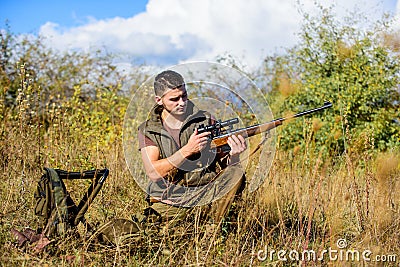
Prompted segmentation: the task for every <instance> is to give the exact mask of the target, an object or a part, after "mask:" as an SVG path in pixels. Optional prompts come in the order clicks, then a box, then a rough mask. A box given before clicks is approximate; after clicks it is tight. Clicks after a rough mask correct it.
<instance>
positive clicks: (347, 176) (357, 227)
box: [0, 96, 400, 266]
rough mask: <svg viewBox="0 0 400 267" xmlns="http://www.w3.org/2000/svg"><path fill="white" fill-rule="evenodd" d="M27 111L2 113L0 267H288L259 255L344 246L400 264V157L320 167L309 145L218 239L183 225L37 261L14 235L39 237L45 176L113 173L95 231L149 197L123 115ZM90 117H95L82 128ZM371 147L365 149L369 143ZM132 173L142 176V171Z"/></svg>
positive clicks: (72, 243)
mask: <svg viewBox="0 0 400 267" xmlns="http://www.w3.org/2000/svg"><path fill="white" fill-rule="evenodd" d="M24 97H25V99H26V96H21V98H22V100H24ZM22 100H21V101H22ZM103 100H104V99H103ZM28 103H31V104H30V105H34V101H33V100H32V101H31V102H28V101H25V102H23V101H22V102H21V103H20V105H19V108H17V109H15V110H14V111H13V112H11V111H8V110H7V109H5V108H4V107H3V117H2V123H1V131H2V135H1V147H0V153H1V160H0V164H1V165H0V167H1V171H2V172H1V178H0V179H1V182H0V188H1V191H0V199H1V203H2V208H1V211H0V223H1V228H0V244H1V247H3V249H2V250H1V252H0V262H1V264H2V265H4V266H21V265H22V266H26V265H27V266H34V265H42V266H48V265H57V266H143V265H196V266H197V265H200V266H202V265H204V266H249V265H255V266H258V265H263V264H274V265H282V266H283V265H285V264H286V263H287V262H286V263H285V262H282V261H278V260H276V258H275V259H274V261H270V260H266V261H264V262H262V261H260V260H259V259H258V258H257V252H258V251H259V250H261V249H264V248H266V247H268V248H274V249H275V250H280V249H287V250H290V249H295V250H298V251H301V250H303V249H313V250H315V251H318V252H320V251H322V250H323V249H326V248H327V247H332V248H335V247H336V241H337V240H338V239H340V238H345V239H346V240H347V242H348V247H347V248H351V249H360V250H366V249H369V250H371V251H372V252H373V255H375V254H378V253H382V254H395V253H397V254H398V255H400V254H399V253H400V250H399V247H400V244H399V240H400V235H399V233H400V216H399V212H400V208H399V205H400V197H399V194H398V192H399V190H400V183H399V177H400V166H399V162H400V155H399V153H396V152H387V153H385V154H375V153H374V152H373V151H372V150H368V149H367V150H364V152H348V153H347V154H344V155H343V156H341V157H335V158H333V157H323V155H322V154H315V152H314V151H315V149H314V148H313V147H312V141H311V140H309V141H307V142H309V144H308V145H307V146H305V147H306V150H304V151H303V150H300V149H298V148H296V149H295V151H286V152H285V151H280V150H278V151H277V153H276V155H275V160H274V163H273V166H272V168H271V170H270V172H269V173H261V174H260V173H259V174H257V175H264V176H268V177H267V178H266V179H265V183H264V184H263V185H262V186H261V187H260V188H259V189H258V190H257V191H255V192H254V193H252V194H249V193H245V194H244V195H243V196H242V198H241V199H240V200H238V201H237V202H235V203H234V206H233V208H232V211H231V213H230V214H229V215H228V216H227V219H226V221H224V222H223V223H222V224H221V225H220V226H219V227H217V228H216V230H215V229H214V230H212V229H211V230H210V228H209V226H208V225H204V224H202V223H201V222H199V221H198V217H195V218H194V222H193V223H191V224H188V225H182V226H181V227H180V228H179V229H178V230H176V231H175V232H168V234H165V235H160V236H158V237H156V238H146V239H143V240H142V242H141V243H140V244H136V243H133V244H130V245H125V246H119V247H116V248H111V247H96V249H93V248H92V247H91V246H89V244H88V242H87V239H83V238H80V239H73V238H68V239H65V240H61V241H60V242H58V243H57V246H51V249H50V248H49V249H48V250H46V251H45V252H44V253H41V254H34V253H33V252H32V250H31V249H29V248H28V249H27V250H25V251H23V250H20V249H17V248H15V247H14V240H13V238H12V236H11V235H10V229H11V228H16V229H22V228H23V227H27V226H30V227H32V228H36V225H37V222H38V219H37V218H36V217H35V216H34V214H33V206H34V198H33V192H34V190H35V186H36V182H37V180H38V179H39V177H40V176H41V174H42V167H43V166H50V167H54V168H61V169H66V170H71V171H72V170H75V171H76V170H83V169H88V168H93V167H95V168H103V167H108V168H109V169H110V171H111V172H110V176H109V178H108V180H107V182H106V184H105V186H104V187H103V190H102V191H101V193H100V194H99V195H98V197H97V198H96V200H95V202H94V203H93V205H92V206H91V208H90V209H89V212H88V213H87V215H86V218H87V220H88V221H89V222H91V223H93V224H97V225H101V224H103V223H105V222H107V221H109V220H110V219H112V218H130V216H131V215H133V214H135V213H136V212H138V211H139V212H140V211H141V209H143V208H144V207H145V206H146V204H145V201H144V193H143V192H142V191H141V190H140V189H139V188H138V186H137V185H136V183H135V181H134V179H133V178H132V176H131V174H130V172H129V171H128V169H127V167H126V164H125V161H124V155H123V151H122V145H121V129H122V119H123V114H124V109H123V108H120V109H118V106H117V108H115V109H113V112H110V111H109V110H106V109H98V110H95V111H94V110H93V107H88V108H87V109H85V108H83V107H81V108H80V109H77V108H76V107H73V106H69V107H70V108H69V109H65V108H63V107H55V106H47V107H46V109H47V110H46V112H45V113H46V114H47V117H46V120H44V119H43V117H42V116H39V115H35V114H33V113H32V114H33V116H32V114H31V115H29V113H28V114H27V113H26V110H28V108H29V107H28V106H27V104H28ZM97 104H98V103H97ZM97 104H96V105H97ZM68 105H73V103H72V102H71V103H68ZM124 105H125V104H124V103H122V104H120V107H123V106H124ZM106 106H107V105H106ZM74 108H75V109H74ZM30 110H32V108H30ZM71 110H72V111H71ZM96 114H97V115H96ZM85 116H92V117H91V119H90V120H85ZM96 116H97V117H96ZM111 116H113V120H109V122H108V123H107V124H106V125H104V124H101V123H99V122H97V121H96V120H99V121H100V122H104V118H109V117H111ZM88 121H91V123H92V124H91V125H92V127H99V125H100V124H101V127H103V126H104V127H107V128H109V129H108V130H107V131H104V129H103V128H101V127H99V128H98V129H102V130H101V131H100V130H99V132H98V133H97V134H96V133H93V132H90V134H85V132H86V131H88V129H86V128H82V127H86V126H87V125H88ZM97 123H98V124H97ZM319 124H320V122H314V123H313V124H312V125H310V127H311V128H313V129H314V131H317V130H318V129H317V128H318V127H319ZM82 132H83V134H82ZM364 141H365V142H364V146H366V147H368V146H369V145H370V144H369V143H368V142H370V140H368V139H365V140H364ZM365 151H367V152H365ZM137 157H138V159H139V155H137ZM135 172H136V173H137V175H144V173H143V171H142V170H135ZM249 172H251V170H249ZM67 186H68V188H69V190H70V192H71V195H72V196H73V197H75V198H76V199H78V198H79V196H80V194H82V193H83V192H84V191H85V190H86V188H87V184H85V183H79V182H78V183H77V182H76V181H74V182H71V183H68V184H67ZM397 261H399V259H397ZM293 263H294V264H295V265H297V264H299V262H293ZM325 263H326V264H328V263H330V262H329V261H325ZM331 263H332V264H334V262H331ZM336 263H338V262H336ZM320 264H321V263H320V262H307V263H306V265H320Z"/></svg>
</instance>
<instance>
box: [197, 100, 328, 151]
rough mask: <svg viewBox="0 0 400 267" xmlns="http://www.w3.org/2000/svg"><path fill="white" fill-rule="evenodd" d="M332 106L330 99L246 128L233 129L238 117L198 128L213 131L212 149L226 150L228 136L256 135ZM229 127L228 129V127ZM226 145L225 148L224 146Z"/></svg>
mask: <svg viewBox="0 0 400 267" xmlns="http://www.w3.org/2000/svg"><path fill="white" fill-rule="evenodd" d="M330 107H332V103H331V102H329V101H326V102H325V103H324V105H323V106H321V107H319V108H314V109H310V110H306V111H303V112H299V113H296V114H294V115H291V116H288V117H285V118H279V119H275V120H272V121H270V122H267V123H262V124H255V125H252V126H249V127H245V128H240V129H236V130H233V125H234V124H237V123H239V119H238V118H234V119H230V120H227V121H223V122H221V121H217V122H216V123H214V124H211V125H208V126H204V125H200V126H199V128H197V132H198V133H203V132H211V134H210V135H209V140H210V148H211V149H217V148H222V149H223V151H226V145H227V144H228V137H229V136H232V135H236V136H238V135H241V136H243V137H244V138H247V137H251V136H254V135H256V134H260V133H263V132H266V131H269V130H272V129H273V128H276V127H278V126H279V125H282V123H283V122H284V121H286V120H289V119H293V118H298V117H301V116H305V115H308V114H311V113H314V112H318V111H321V110H324V109H327V108H330ZM226 127H228V129H226ZM224 146H225V148H224Z"/></svg>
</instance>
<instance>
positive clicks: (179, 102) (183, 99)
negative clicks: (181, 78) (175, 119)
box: [156, 85, 188, 116]
mask: <svg viewBox="0 0 400 267" xmlns="http://www.w3.org/2000/svg"><path fill="white" fill-rule="evenodd" d="M187 100H188V98H187V92H186V87H185V85H182V86H180V87H178V88H175V89H169V90H168V91H167V92H166V93H165V94H164V95H163V96H162V97H159V96H156V102H157V104H158V105H162V106H163V107H164V109H165V110H166V111H168V112H169V113H170V114H171V115H175V116H182V115H184V114H185V113H186V107H187Z"/></svg>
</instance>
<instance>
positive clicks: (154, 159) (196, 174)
mask: <svg viewBox="0 0 400 267" xmlns="http://www.w3.org/2000/svg"><path fill="white" fill-rule="evenodd" d="M154 91H155V102H156V105H155V107H154V108H153V109H152V110H151V112H150V115H149V118H148V120H146V121H145V122H144V123H142V124H141V125H140V127H139V133H138V138H139V149H140V151H141V156H142V160H143V164H144V168H145V171H146V174H147V176H148V177H149V180H150V182H149V186H148V192H147V193H148V195H149V198H148V200H149V203H150V205H151V209H152V210H154V211H155V212H156V213H157V214H159V215H161V217H162V221H163V222H172V221H179V220H180V219H182V218H184V217H185V216H187V215H188V212H189V211H190V210H191V207H193V206H199V205H201V204H202V203H207V202H211V201H209V200H210V199H211V200H212V198H213V197H215V194H217V195H218V193H221V191H220V190H223V188H230V191H229V192H226V193H227V194H224V196H223V197H222V199H220V200H219V201H217V202H216V203H213V204H212V205H213V206H214V207H213V208H212V210H213V213H214V216H213V219H214V221H215V222H217V223H218V222H219V221H220V220H221V219H222V217H223V216H224V215H225V213H226V211H227V209H228V208H229V205H230V203H231V202H232V198H233V197H234V195H235V193H236V191H237V190H238V189H239V187H240V186H241V185H242V184H243V177H244V176H243V172H242V171H241V168H240V166H239V165H238V164H237V163H238V162H239V155H240V153H242V152H243V151H244V150H246V142H245V140H244V138H243V137H242V136H232V137H229V139H228V145H229V147H230V152H229V153H228V154H227V153H216V152H212V151H210V149H209V147H208V145H209V141H208V136H209V135H210V132H203V133H198V132H197V128H198V127H199V126H200V125H202V124H205V125H208V124H210V123H212V122H213V121H214V119H213V117H212V115H211V114H209V113H208V112H206V111H203V110H199V109H198V108H197V107H196V106H195V105H194V104H193V102H191V101H190V100H189V99H188V95H187V92H186V85H185V82H184V79H183V77H182V76H181V75H180V74H179V73H177V72H175V71H172V70H167V71H163V72H161V73H160V74H158V75H157V76H156V77H155V81H154ZM225 170H229V171H225ZM221 173H222V174H221ZM216 180H219V181H222V182H219V183H218V184H219V187H217V186H216V184H217V183H214V182H215V181H216ZM229 183H233V186H230V184H229ZM221 184H222V185H221ZM217 191H218V192H217ZM215 192H216V193H215Z"/></svg>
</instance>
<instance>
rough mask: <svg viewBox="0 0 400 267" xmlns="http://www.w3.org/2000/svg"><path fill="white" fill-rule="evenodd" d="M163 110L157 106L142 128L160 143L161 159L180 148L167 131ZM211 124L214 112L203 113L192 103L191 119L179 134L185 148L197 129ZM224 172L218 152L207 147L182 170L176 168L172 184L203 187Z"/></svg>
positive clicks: (171, 175)
mask: <svg viewBox="0 0 400 267" xmlns="http://www.w3.org/2000/svg"><path fill="white" fill-rule="evenodd" d="M161 111H162V107H160V106H155V107H154V108H153V109H152V112H151V114H150V118H149V119H148V120H147V121H145V122H144V123H142V124H141V125H140V126H139V131H141V133H142V134H143V135H144V136H146V137H147V138H149V139H150V140H152V141H153V142H154V143H155V144H157V146H158V148H159V150H160V158H161V159H163V158H168V157H169V156H171V155H172V154H174V153H175V152H176V151H178V150H179V148H180V147H178V145H177V144H176V142H175V141H174V139H173V138H172V136H171V135H170V134H169V133H168V132H167V131H166V130H165V129H164V127H163V125H162V121H161ZM210 122H211V115H210V113H208V112H206V111H203V110H199V109H198V108H197V107H196V106H194V104H193V103H192V102H191V101H188V105H187V118H186V119H185V121H184V122H183V124H182V127H181V129H180V132H179V139H180V143H181V146H184V145H185V144H186V143H187V142H188V140H189V138H190V136H191V135H192V134H193V132H194V131H195V129H196V128H198V127H199V126H200V125H201V124H204V125H208V124H210ZM219 170H220V167H219V165H218V164H217V159H216V155H215V153H214V152H212V151H210V150H209V149H207V148H205V149H204V150H203V151H202V152H201V154H200V153H199V155H193V156H192V157H190V158H188V159H187V160H186V161H185V162H184V164H182V165H181V166H180V167H179V169H175V171H174V172H172V173H170V174H169V175H168V177H164V178H165V179H166V180H168V181H169V182H172V183H174V184H179V185H183V186H187V187H193V186H200V185H204V184H206V183H208V182H209V181H211V180H212V179H213V178H214V177H215V176H216V174H217V172H218V171H219Z"/></svg>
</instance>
